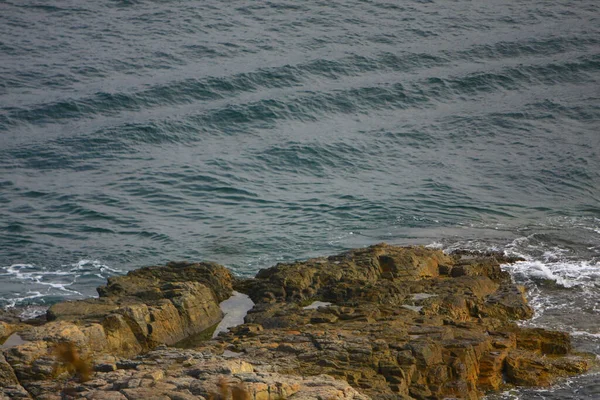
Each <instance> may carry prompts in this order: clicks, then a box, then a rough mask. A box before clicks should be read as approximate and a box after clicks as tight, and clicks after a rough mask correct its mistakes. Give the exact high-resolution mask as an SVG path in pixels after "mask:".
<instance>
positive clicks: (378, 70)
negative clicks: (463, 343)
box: [0, 0, 600, 399]
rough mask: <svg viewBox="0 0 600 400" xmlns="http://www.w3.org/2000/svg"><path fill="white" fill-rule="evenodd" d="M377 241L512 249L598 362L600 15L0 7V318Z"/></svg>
mask: <svg viewBox="0 0 600 400" xmlns="http://www.w3.org/2000/svg"><path fill="white" fill-rule="evenodd" d="M381 241H386V242H389V243H394V244H423V245H428V246H434V247H439V248H443V249H446V250H452V249H455V248H467V249H482V250H487V249H495V250H498V251H504V252H507V253H510V254H518V255H521V256H523V257H524V258H525V259H526V260H527V261H523V262H519V263H517V264H515V265H512V266H508V267H507V268H509V270H510V271H511V273H512V274H513V276H514V278H515V280H516V281H517V282H519V283H522V284H525V285H527V287H528V288H529V298H530V301H531V302H532V303H533V305H534V306H535V307H536V315H535V317H534V319H533V320H532V321H529V322H527V323H526V324H529V325H533V326H542V327H548V328H555V329H563V330H567V331H569V332H571V333H572V334H573V337H574V341H575V344H576V346H577V348H578V349H580V350H585V351H591V352H594V353H596V354H600V3H599V2H598V1H596V0H580V1H574V0H573V1H564V0H557V1H545V0H544V1H502V0H494V1H491V0H484V1H475V2H472V1H463V0H456V1H441V0H439V1H424V0H423V1H414V0H412V1H411V0H404V1H391V0H388V1H378V0H372V1H368V0H364V1H358V0H344V1H342V0H328V1H309V0H307V1H291V0H285V1H277V0H274V1H258V0H256V1H250V0H232V1H227V2H225V1H215V0H203V1H194V0H190V1H166V0H165V1H149V0H139V1H137V0H130V1H125V0H120V1H118V0H110V1H109V0H99V1H76V0H54V1H50V0H47V1H43V0H12V1H6V0H0V306H3V307H14V306H18V307H24V308H23V310H24V311H23V312H24V313H30V314H31V315H34V314H35V313H39V312H42V311H43V307H45V306H47V305H48V304H51V303H53V302H56V301H59V300H62V299H65V298H69V299H74V298H81V297H87V296H93V295H95V287H96V286H98V285H100V284H102V283H104V282H105V280H106V278H107V277H108V276H111V275H115V274H123V273H126V272H127V271H129V270H131V269H134V268H137V267H141V266H145V265H155V264H161V263H165V262H166V261H169V260H181V259H187V260H213V261H217V262H219V263H221V264H224V265H226V266H228V267H230V268H232V269H233V270H234V271H235V272H236V273H237V274H239V275H242V276H251V275H253V274H254V273H256V272H257V271H258V270H259V269H260V268H264V267H268V266H272V265H274V264H275V263H277V262H281V261H287V260H294V259H303V258H307V257H311V256H316V255H328V254H334V253H337V252H339V251H342V250H345V249H348V248H353V247H361V246H366V245H370V244H373V243H377V242H381ZM499 398H503V399H517V398H519V399H572V398H576V399H598V398H600V375H598V373H597V372H596V373H591V374H588V375H586V376H583V377H580V378H576V379H573V380H569V381H565V382H563V383H561V384H560V385H559V386H557V387H554V388H551V389H546V390H521V391H515V392H511V393H504V394H502V395H501V396H500V397H499Z"/></svg>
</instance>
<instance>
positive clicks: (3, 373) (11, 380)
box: [0, 353, 19, 388]
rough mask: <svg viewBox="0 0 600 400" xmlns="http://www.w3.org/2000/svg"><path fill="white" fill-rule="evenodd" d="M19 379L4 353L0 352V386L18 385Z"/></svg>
mask: <svg viewBox="0 0 600 400" xmlns="http://www.w3.org/2000/svg"><path fill="white" fill-rule="evenodd" d="M17 385H19V381H18V379H17V376H16V375H15V371H14V370H13V369H12V367H11V366H10V365H9V364H8V363H7V362H6V359H5V358H4V355H2V354H1V353H0V387H1V388H3V387H8V386H17Z"/></svg>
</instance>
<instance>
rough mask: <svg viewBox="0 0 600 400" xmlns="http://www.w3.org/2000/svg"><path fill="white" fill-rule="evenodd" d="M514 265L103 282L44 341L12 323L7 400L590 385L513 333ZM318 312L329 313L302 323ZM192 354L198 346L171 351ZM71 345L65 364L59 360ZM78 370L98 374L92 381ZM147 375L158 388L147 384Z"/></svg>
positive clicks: (457, 260) (371, 257)
mask: <svg viewBox="0 0 600 400" xmlns="http://www.w3.org/2000/svg"><path fill="white" fill-rule="evenodd" d="M515 261H517V259H516V258H507V257H505V256H503V255H500V254H497V253H474V252H468V251H457V252H455V253H454V254H451V255H447V254H444V253H443V252H441V251H440V250H435V249H430V248H425V247H419V246H415V247H397V246H389V245H386V244H379V245H374V246H370V247H368V248H365V249H355V250H350V251H348V252H345V253H342V254H339V255H334V256H330V257H318V258H314V259H309V260H306V261H298V262H292V263H285V264H277V265H276V266H274V267H271V268H267V269H264V270H261V271H259V272H258V273H257V275H256V277H254V278H249V279H241V278H236V277H234V276H233V275H232V274H231V272H230V271H229V270H227V269H226V268H225V267H222V266H220V265H218V264H216V263H185V262H172V263H168V264H167V265H166V266H162V267H145V268H140V269H138V270H135V271H131V272H130V273H128V274H127V275H125V276H117V277H112V278H109V279H108V282H107V284H106V285H105V286H101V287H99V288H98V293H99V296H100V297H98V298H92V299H84V300H79V301H72V302H69V301H67V302H61V303H58V304H55V305H52V306H51V307H50V308H49V310H48V312H47V322H42V321H39V322H40V325H39V326H31V327H27V326H25V325H23V324H21V325H18V324H11V323H9V324H6V323H4V326H5V332H6V331H7V329H11V327H12V329H13V330H14V329H16V330H18V331H19V335H20V337H22V338H23V339H24V340H25V341H26V342H25V343H21V344H20V345H18V346H15V347H10V348H5V349H2V354H3V356H2V358H0V368H2V370H3V371H6V374H5V375H6V376H1V377H0V379H4V381H2V382H0V383H3V384H4V386H5V388H8V389H2V390H3V391H4V392H0V393H4V394H5V395H8V396H9V397H10V396H13V397H14V396H22V397H20V398H28V397H27V396H32V395H33V396H34V397H36V398H45V399H52V398H60V397H52V396H58V395H57V394H56V384H54V383H52V380H54V379H58V380H59V381H60V382H62V383H61V384H62V387H63V389H64V390H62V392H63V394H61V395H68V396H71V397H67V398H126V399H133V398H144V396H145V395H146V396H147V394H148V393H149V392H148V391H149V390H154V393H155V394H156V393H162V394H161V395H160V396H162V397H161V398H169V399H172V398H185V396H188V397H187V398H199V396H203V397H207V396H210V395H212V394H214V393H218V387H219V380H223V379H226V380H227V382H228V384H227V387H228V388H229V389H228V390H229V394H228V395H227V396H229V397H231V396H232V390H233V388H236V387H237V388H243V390H242V389H240V390H242V392H243V393H246V394H248V395H249V396H250V395H251V396H250V398H254V399H262V398H264V396H266V394H265V393H267V394H268V396H267V398H270V396H271V394H270V393H271V390H275V392H277V390H279V392H277V393H279V395H280V396H281V397H283V398H287V397H293V396H300V397H301V395H302V396H308V398H319V397H321V398H330V397H331V398H356V399H359V398H368V397H370V398H389V396H392V397H394V396H395V397H396V398H406V399H411V398H415V399H420V398H443V397H445V396H456V397H460V398H468V399H478V398H481V397H482V396H483V395H484V393H486V392H498V391H501V390H505V389H507V388H510V387H516V386H548V385H550V384H552V383H553V382H556V380H557V379H560V378H563V377H567V376H571V375H576V374H581V373H583V372H585V371H587V370H588V369H590V368H591V367H592V365H593V364H594V363H595V360H594V359H593V357H591V356H589V355H584V354H573V353H572V349H571V344H570V337H569V335H568V334H565V333H562V332H555V331H548V330H544V329H539V328H525V327H520V326H518V324H517V323H516V321H518V320H522V319H527V318H531V316H532V315H533V310H532V309H531V307H530V306H529V305H528V304H527V300H526V298H525V295H524V288H522V287H519V286H517V285H515V284H514V283H513V282H512V280H511V277H510V275H509V274H508V273H507V272H505V271H503V270H502V269H501V268H500V264H501V263H510V262H515ZM234 290H235V291H237V292H239V293H244V294H246V295H247V296H248V298H249V299H251V300H252V301H253V302H254V306H253V308H252V309H250V310H249V311H248V314H247V315H245V323H243V324H241V325H237V326H235V325H229V330H228V331H223V332H221V333H219V334H218V335H216V337H213V338H212V339H211V336H213V335H212V332H211V334H210V335H206V331H207V330H209V329H214V328H216V326H217V324H219V323H220V322H221V321H222V319H223V312H222V310H221V309H220V307H219V305H220V304H222V303H223V302H224V301H226V300H227V299H231V295H232V293H233V292H234ZM315 302H321V303H317V305H321V307H307V306H309V305H310V304H314V303H315ZM326 303H329V304H328V305H325V304H326ZM246 304H248V303H246ZM234 309H235V307H234ZM0 320H2V319H1V318H0ZM240 321H241V320H240V316H239V315H238V316H237V322H240ZM6 327H8V328H6ZM0 332H2V330H0ZM202 335H205V336H206V337H203V339H202V340H198V341H194V340H191V339H193V338H194V337H196V336H200V337H202ZM0 336H2V335H0ZM182 341H189V343H191V344H189V345H186V346H185V347H186V348H178V347H168V346H177V344H178V343H182ZM63 345H68V346H70V347H69V348H68V351H69V352H70V353H69V354H71V356H70V357H71V358H70V359H69V360H71V361H69V360H65V359H64V358H65V357H64V354H62V353H60V351H58V352H57V348H58V349H60V346H63ZM165 345H166V346H165ZM61 354H62V355H61ZM74 354H75V355H77V357H76V358H77V359H78V360H84V359H93V362H91V361H90V362H89V365H88V366H87V369H88V370H89V371H88V372H86V373H85V374H84V373H83V371H82V370H81V368H82V367H80V368H79V369H78V368H77V367H76V366H74V362H72V358H73V355H74ZM224 354H225V356H224ZM186 360H187V361H186ZM127 363H130V364H127ZM132 363H133V364H132ZM219 363H221V364H223V365H229V366H230V367H231V368H230V372H218V371H213V372H212V373H210V374H208V375H206V374H205V375H203V380H202V382H204V383H202V384H200V383H198V382H197V380H198V378H194V376H193V374H192V372H191V370H192V369H194V368H196V370H198V369H199V368H200V366H201V365H203V366H204V367H202V368H208V369H209V370H210V368H209V366H210V365H213V366H214V365H216V364H219ZM84 364H85V363H84ZM126 364H127V365H129V366H130V367H131V365H134V367H133V368H121V367H123V366H124V365H126ZM119 365H120V366H121V367H119ZM59 367H60V368H59ZM227 368H229V367H227ZM227 368H225V369H220V370H219V371H225V370H226V369H227ZM236 368H238V369H239V371H238V370H237V369H236ZM40 371H41V372H40ZM158 371H160V372H158ZM232 371H238V372H232ZM240 371H245V372H240ZM297 371H301V372H302V376H301V377H299V376H298V375H297ZM11 372H12V374H11ZM153 373H155V374H156V376H160V379H154V378H152V379H151V378H147V377H146V378H145V376H146V375H148V374H153ZM190 374H192V375H190ZM243 374H247V376H242V375H243ZM261 374H262V375H261ZM265 374H266V375H265ZM269 374H271V375H269ZM126 376H128V378H126ZM156 376H155V378H156ZM190 376H191V377H192V379H196V381H190V380H189V379H187V378H188V377H190ZM322 376H328V377H329V378H325V380H322V379H321V378H320V377H322ZM83 378H88V379H83ZM183 378H185V379H184V380H186V382H187V383H185V384H184V383H182V382H180V381H181V379H183ZM124 379H125V380H126V382H125V383H126V384H125V383H124V382H123V380H124ZM136 379H137V381H136ZM261 379H262V380H261ZM319 379H321V380H319ZM144 380H146V381H144ZM178 380H179V381H178ZM257 380H258V381H257ZM94 381H96V382H95V383H93V384H91V385H90V383H89V382H94ZM142 381H144V382H143V384H142ZM174 381H178V382H179V384H175V383H173V382H174ZM292 381H293V382H294V383H293V384H291V383H289V382H292ZM257 382H260V384H258V383H257ZM283 382H288V383H286V384H287V385H288V386H286V387H287V389H285V390H284V392H285V393H284V392H281V390H280V389H281V388H282V387H283V386H285V385H283ZM100 383H102V384H100ZM130 384H131V387H130ZM136 384H137V386H136ZM192 384H194V385H195V386H192ZM282 385H283V386H282ZM311 385H313V386H311ZM311 387H312V388H319V393H318V394H315V392H314V391H313V392H311V389H310V388H311ZM265 388H266V389H265ZM269 388H271V389H269ZM277 388H279V389H277ZM267 389H268V390H267ZM65 390H66V391H67V392H68V393H67V392H65ZM265 390H266V392H265ZM7 391H9V392H7ZM11 391H12V392H11ZM275 392H274V393H275ZM18 393H20V394H18ZM65 393H67V394H65ZM144 393H145V395H144ZM324 393H326V394H327V396H325V397H323V396H324ZM103 396H104V397H103ZM107 396H113V397H107ZM136 396H138V397H136ZM177 396H179V397H177ZM181 396H183V397H181ZM189 396H193V397H189ZM227 396H225V397H227ZM261 396H262V397H261ZM310 396H313V397H310ZM328 396H329V397H328ZM221 397H223V394H221ZM0 398H1V397H0ZM14 398H19V397H14ZM146 398H147V397H146Z"/></svg>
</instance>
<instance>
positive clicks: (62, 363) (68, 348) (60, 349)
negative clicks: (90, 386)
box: [54, 342, 93, 382]
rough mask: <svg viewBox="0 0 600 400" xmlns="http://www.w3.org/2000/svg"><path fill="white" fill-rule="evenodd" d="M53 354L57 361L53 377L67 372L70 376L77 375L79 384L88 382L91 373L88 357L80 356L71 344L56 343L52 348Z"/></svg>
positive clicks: (90, 363)
mask: <svg viewBox="0 0 600 400" xmlns="http://www.w3.org/2000/svg"><path fill="white" fill-rule="evenodd" d="M54 354H55V355H56V359H57V360H56V364H55V366H54V376H59V375H61V374H63V373H65V372H68V373H69V374H71V375H77V377H78V380H79V382H85V381H89V380H90V378H91V376H92V373H93V369H92V362H91V360H90V359H89V358H88V357H86V356H82V355H81V353H80V352H79V349H78V348H77V347H76V346H75V345H74V344H73V343H71V342H64V343H58V344H57V345H56V347H55V348H54Z"/></svg>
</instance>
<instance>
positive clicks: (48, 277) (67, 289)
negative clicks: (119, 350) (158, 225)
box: [0, 259, 123, 307]
mask: <svg viewBox="0 0 600 400" xmlns="http://www.w3.org/2000/svg"><path fill="white" fill-rule="evenodd" d="M122 272H123V271H121V270H119V269H116V268H112V267H110V266H108V265H106V264H103V263H102V262H100V261H99V260H92V259H83V260H80V261H78V262H76V263H74V264H68V265H62V266H61V267H58V268H56V269H54V268H52V269H50V268H49V267H47V266H38V265H33V264H25V263H23V264H13V265H10V266H8V267H0V276H2V281H3V282H6V283H7V284H9V285H10V284H11V283H12V284H14V288H15V290H14V291H13V293H11V294H10V295H5V297H4V298H0V301H2V303H4V306H5V307H16V306H18V305H22V304H29V303H32V302H33V303H44V298H46V297H48V296H51V297H53V298H56V297H66V296H80V297H81V296H84V295H86V294H84V291H85V290H86V289H89V291H90V292H91V289H93V288H88V287H86V288H83V287H78V284H77V281H78V279H79V278H80V277H82V276H88V277H89V276H94V277H97V278H98V279H99V281H98V283H99V284H101V283H104V280H105V279H106V278H108V277H109V276H112V275H115V274H119V273H122ZM88 281H89V279H88ZM9 287H10V286H9ZM23 287H24V288H26V290H28V291H27V292H26V293H23V292H20V291H19V290H20V288H23ZM82 289H83V290H82ZM21 290H22V289H21ZM36 299H37V300H36Z"/></svg>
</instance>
